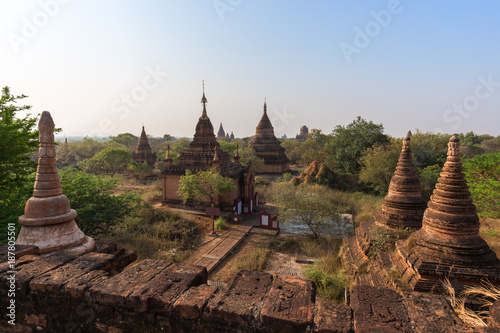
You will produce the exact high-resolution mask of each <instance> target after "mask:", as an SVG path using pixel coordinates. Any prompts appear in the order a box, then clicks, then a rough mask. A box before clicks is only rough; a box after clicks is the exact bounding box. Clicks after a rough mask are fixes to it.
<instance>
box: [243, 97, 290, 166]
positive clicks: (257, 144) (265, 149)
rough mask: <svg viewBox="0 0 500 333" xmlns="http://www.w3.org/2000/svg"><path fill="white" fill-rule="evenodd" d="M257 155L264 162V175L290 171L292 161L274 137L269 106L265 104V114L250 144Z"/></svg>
mask: <svg viewBox="0 0 500 333" xmlns="http://www.w3.org/2000/svg"><path fill="white" fill-rule="evenodd" d="M248 145H249V146H250V147H252V148H253V149H254V150H255V155H257V156H258V157H260V158H262V159H263V160H264V168H263V171H262V172H263V173H283V172H287V171H289V170H290V166H289V163H290V160H289V159H288V157H287V156H286V155H285V148H283V147H281V144H280V142H279V141H278V139H276V137H275V136H274V128H273V125H272V124H271V121H270V120H269V117H268V116H267V105H266V102H264V114H263V115H262V118H261V119H260V122H259V124H258V125H257V128H256V129H255V136H254V137H253V138H252V140H250V142H249V144H248Z"/></svg>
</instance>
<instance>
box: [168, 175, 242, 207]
mask: <svg viewBox="0 0 500 333" xmlns="http://www.w3.org/2000/svg"><path fill="white" fill-rule="evenodd" d="M233 189H234V181H233V180H232V179H231V178H228V177H224V176H222V175H221V174H220V173H219V172H217V170H215V169H211V170H206V171H198V172H196V173H193V172H192V171H191V170H186V175H185V176H181V179H180V181H179V189H178V190H177V193H178V194H179V195H180V196H182V198H183V200H184V202H186V201H187V200H191V199H198V200H207V201H208V202H210V204H211V205H212V206H213V205H214V203H215V199H216V198H217V196H218V195H224V194H226V193H228V192H230V191H232V190H233Z"/></svg>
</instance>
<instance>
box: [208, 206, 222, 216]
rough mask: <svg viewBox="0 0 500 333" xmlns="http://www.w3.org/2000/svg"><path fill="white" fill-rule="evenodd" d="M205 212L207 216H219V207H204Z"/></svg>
mask: <svg viewBox="0 0 500 333" xmlns="http://www.w3.org/2000/svg"><path fill="white" fill-rule="evenodd" d="M205 214H207V215H208V216H220V209H219V208H215V207H209V208H207V209H205Z"/></svg>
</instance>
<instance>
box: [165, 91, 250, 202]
mask: <svg viewBox="0 0 500 333" xmlns="http://www.w3.org/2000/svg"><path fill="white" fill-rule="evenodd" d="M201 103H202V104H203V110H202V114H201V117H200V118H199V119H198V123H197V125H196V130H195V134H194V137H193V141H192V142H191V143H190V144H189V147H188V149H187V150H185V151H182V152H180V155H179V158H178V163H176V164H174V163H173V159H172V158H171V157H170V149H168V151H167V157H166V159H165V169H164V171H163V172H162V203H163V204H180V203H182V198H181V196H179V194H178V193H177V189H178V188H179V181H180V177H181V176H183V175H185V174H186V170H191V171H193V172H198V171H204V170H209V169H211V168H216V169H217V170H218V171H219V173H220V174H221V175H223V176H225V177H230V178H232V179H234V183H235V190H234V191H233V192H232V193H230V194H228V195H226V196H224V197H220V198H218V199H217V200H216V204H217V205H218V206H219V207H221V208H223V209H227V210H231V209H233V207H234V204H235V202H236V201H237V200H238V199H241V200H242V202H243V204H244V205H250V206H251V205H252V203H253V202H255V201H254V200H255V172H254V171H253V168H252V165H251V163H248V165H247V166H243V165H242V164H241V163H240V156H239V154H238V149H237V150H236V154H235V156H234V159H233V161H231V156H230V155H229V153H228V152H227V151H225V150H222V149H221V148H220V145H219V143H218V142H217V139H216V136H215V134H214V127H213V126H212V122H211V121H210V118H209V117H208V115H207V108H206V104H207V98H206V97H205V89H204V88H203V96H202V98H201ZM204 204H207V203H204Z"/></svg>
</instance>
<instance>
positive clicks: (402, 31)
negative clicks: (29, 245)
mask: <svg viewBox="0 0 500 333" xmlns="http://www.w3.org/2000/svg"><path fill="white" fill-rule="evenodd" d="M499 15H500V2H498V1H494V0H491V1H481V2H476V1H440V2H437V1H430V0H428V1H409V0H401V1H392V0H391V1H386V0H384V1H363V2H362V1H326V0H323V1H294V0H287V1H284V0H282V1H269V0H267V1H264V0H206V1H201V0H177V1H165V0H163V1H159V0H158V1H138V0H137V1H95V0H85V1H83V0H70V1H68V0H65V1H62V0H61V1H58V0H40V1H14V0H11V1H6V0H0V50H1V53H0V54H1V61H0V85H1V86H6V85H8V86H10V87H11V89H12V92H13V93H14V94H26V95H28V96H29V98H28V99H26V100H25V101H26V103H27V104H31V105H33V112H34V113H40V112H41V111H44V110H48V111H50V112H51V113H52V116H53V118H54V120H55V122H56V125H57V126H58V127H62V129H63V135H68V136H70V135H82V134H83V135H85V134H89V135H91V136H92V135H101V136H107V135H116V134H118V133H124V132H131V133H133V134H136V135H139V134H140V127H141V125H142V124H144V125H145V126H146V131H147V132H148V133H149V134H152V135H155V136H162V135H163V134H166V133H168V134H171V135H174V136H188V137H192V135H193V133H194V128H195V125H196V122H197V119H198V117H199V116H200V114H201V104H200V98H201V93H202V87H201V81H202V79H204V80H205V91H206V96H207V98H208V105H207V109H208V115H209V116H210V118H211V120H212V123H213V124H214V127H215V128H216V130H217V128H218V125H219V123H220V122H223V125H224V128H225V129H226V131H234V134H235V135H236V136H237V137H244V136H250V135H253V133H254V132H255V127H256V126H257V123H258V121H259V119H260V117H261V115H262V105H263V102H264V98H265V97H266V98H267V104H268V111H269V114H270V118H271V120H272V122H273V124H274V127H275V132H276V134H277V135H278V136H281V135H282V134H284V133H286V134H287V135H288V136H289V137H290V136H294V135H295V134H296V133H297V132H298V131H299V128H300V126H301V125H304V124H305V125H307V126H308V127H309V128H319V129H322V130H323V132H324V133H330V132H331V131H332V129H333V128H334V127H335V126H336V125H345V124H348V123H350V122H351V121H352V120H353V119H354V118H355V117H356V116H358V115H360V116H362V117H363V118H366V119H368V120H373V121H374V122H376V123H383V124H384V126H385V130H386V132H387V133H388V134H390V135H393V136H396V137H402V136H403V135H405V133H406V132H407V131H408V130H409V129H411V130H415V129H416V128H418V129H420V130H423V131H431V132H438V131H441V132H445V133H453V132H468V131H474V132H476V133H478V134H481V133H489V134H493V135H499V134H500V126H499V124H500V20H499ZM154 72H156V74H154V75H151V73H154ZM155 77H156V79H155ZM127 96H128V97H127ZM127 103H128V104H127Z"/></svg>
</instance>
